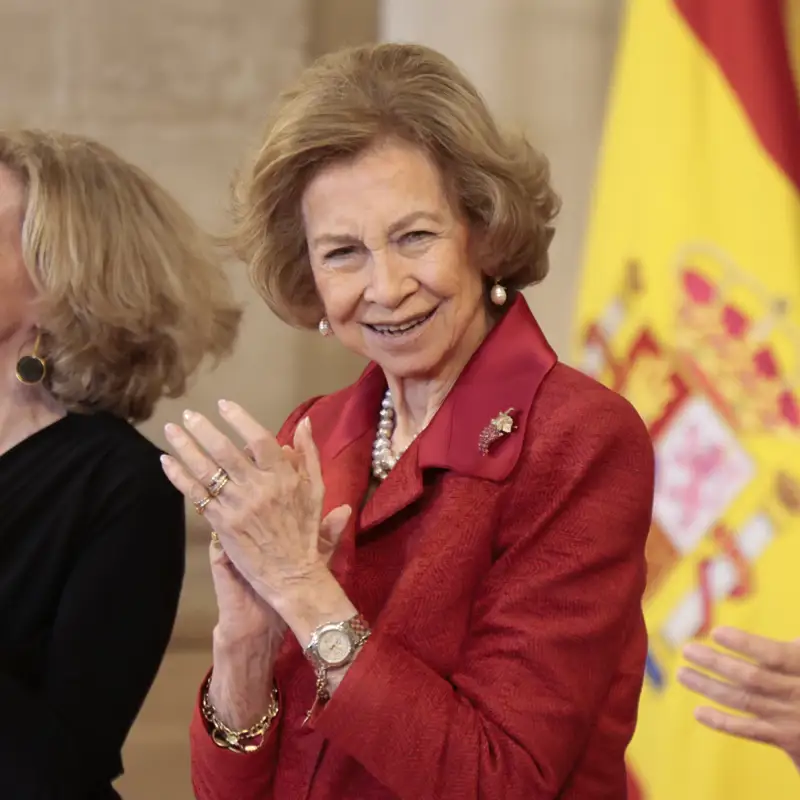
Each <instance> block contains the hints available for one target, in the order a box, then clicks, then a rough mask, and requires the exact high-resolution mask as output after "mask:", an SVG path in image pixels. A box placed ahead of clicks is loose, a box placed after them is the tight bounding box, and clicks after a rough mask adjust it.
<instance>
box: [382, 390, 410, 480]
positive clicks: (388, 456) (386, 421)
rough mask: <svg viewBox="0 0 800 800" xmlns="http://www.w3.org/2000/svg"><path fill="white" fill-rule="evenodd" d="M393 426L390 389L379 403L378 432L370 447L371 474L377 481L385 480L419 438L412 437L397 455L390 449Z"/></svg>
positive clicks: (392, 405) (392, 404)
mask: <svg viewBox="0 0 800 800" xmlns="http://www.w3.org/2000/svg"><path fill="white" fill-rule="evenodd" d="M394 426H395V419H394V403H393V402H392V392H391V389H387V390H386V394H385V395H384V396H383V400H382V401H381V413H380V422H378V432H377V433H376V434H375V444H374V445H373V447H372V474H373V475H374V476H375V477H376V478H377V479H378V480H379V481H385V480H386V478H387V477H388V476H389V473H390V472H391V471H392V470H393V469H394V466H395V464H397V462H398V461H399V460H400V458H401V456H402V455H403V453H405V452H406V450H408V448H409V447H411V445H412V444H413V442H414V440H415V439H416V438H417V436H419V434H417V436H414V438H413V439H412V440H411V441H410V442H409V443H408V444H407V445H406V446H405V447H404V448H403V449H402V450H401V451H400V452H399V453H395V451H394V450H393V449H392V434H393V433H394ZM421 432H422V431H420V433H421Z"/></svg>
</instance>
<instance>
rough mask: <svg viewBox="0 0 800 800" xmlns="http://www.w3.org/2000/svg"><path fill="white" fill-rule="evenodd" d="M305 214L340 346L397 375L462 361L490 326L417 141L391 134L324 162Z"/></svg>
mask: <svg viewBox="0 0 800 800" xmlns="http://www.w3.org/2000/svg"><path fill="white" fill-rule="evenodd" d="M303 220H304V225H305V232H306V239H307V242H308V251H309V257H310V261H311V267H312V270H313V273H314V280H315V283H316V286H317V290H318V292H319V295H320V297H321V298H322V302H323V304H324V306H325V313H326V315H327V317H328V320H329V322H330V325H331V328H332V330H333V332H334V333H335V334H336V336H337V337H338V338H339V339H340V340H341V342H342V343H343V344H344V345H345V346H346V347H348V348H349V349H350V350H353V351H354V352H356V353H359V354H361V355H363V356H366V357H367V358H368V359H370V360H372V361H375V362H377V363H378V364H379V365H380V366H381V367H382V368H383V370H384V371H385V372H386V373H387V374H389V375H391V376H394V377H396V378H398V379H403V378H417V379H428V380H430V379H436V378H437V377H439V376H440V374H442V373H446V371H447V365H448V364H449V363H451V362H452V361H457V362H460V363H459V365H458V369H460V368H461V367H462V366H463V364H464V363H465V361H466V360H468V358H469V355H471V353H472V352H473V351H474V349H475V347H476V346H477V344H478V343H479V342H480V340H481V339H482V338H483V336H484V335H485V333H486V330H487V329H488V314H487V309H486V300H485V297H486V295H485V289H484V276H483V274H482V272H481V270H480V268H479V267H478V266H477V265H476V264H475V263H474V261H473V255H472V254H473V252H474V247H473V245H474V242H472V241H471V238H470V229H469V227H468V225H467V223H466V221H465V220H463V219H462V218H461V216H460V214H459V212H458V210H457V209H455V208H453V206H452V204H451V202H450V200H449V198H448V196H447V192H446V190H445V186H444V182H443V179H442V175H441V173H440V171H439V169H438V168H437V166H436V165H435V164H434V163H433V161H432V160H431V159H430V158H429V157H428V156H427V155H426V154H425V153H424V152H423V151H422V150H420V149H419V148H416V147H414V146H412V145H408V144H405V143H402V142H397V141H388V142H385V143H383V144H380V145H378V146H376V147H374V148H371V149H370V150H367V151H366V152H364V153H362V154H361V155H359V156H358V157H356V158H355V159H353V160H351V161H344V162H337V163H334V164H332V165H329V166H327V167H325V168H323V169H322V170H321V171H320V172H319V173H318V174H317V175H316V176H315V177H314V178H313V180H312V181H311V182H310V183H309V185H308V187H307V189H306V191H305V193H304V195H303ZM464 348H467V349H468V350H469V353H468V354H466V358H463V357H459V354H461V355H462V356H463V355H464V353H462V352H461V351H462V350H463V349H464Z"/></svg>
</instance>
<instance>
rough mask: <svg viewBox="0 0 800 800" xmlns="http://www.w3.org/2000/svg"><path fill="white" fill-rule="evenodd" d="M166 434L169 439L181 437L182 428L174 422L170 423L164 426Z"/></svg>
mask: <svg viewBox="0 0 800 800" xmlns="http://www.w3.org/2000/svg"><path fill="white" fill-rule="evenodd" d="M164 433H166V434H167V436H168V437H170V438H172V439H175V438H177V437H178V436H180V435H181V428H180V426H179V425H176V424H175V423H174V422H168V423H167V424H166V425H165V426H164Z"/></svg>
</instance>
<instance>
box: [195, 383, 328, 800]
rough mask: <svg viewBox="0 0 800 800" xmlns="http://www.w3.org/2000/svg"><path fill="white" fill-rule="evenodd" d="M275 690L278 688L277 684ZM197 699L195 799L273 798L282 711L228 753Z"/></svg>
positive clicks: (293, 419)
mask: <svg viewBox="0 0 800 800" xmlns="http://www.w3.org/2000/svg"><path fill="white" fill-rule="evenodd" d="M317 399H318V398H313V399H311V400H308V401H306V402H305V403H303V404H302V405H300V406H298V408H296V409H295V410H294V411H293V412H292V413H291V414H290V415H289V417H288V419H287V420H286V422H284V424H283V426H282V427H281V430H280V431H279V433H278V436H277V439H278V441H279V442H280V443H281V444H282V445H283V444H291V442H292V437H293V436H294V431H295V428H296V427H297V425H298V424H299V423H300V420H302V419H303V417H304V416H305V415H306V414H307V413H308V411H309V409H310V408H311V406H312V405H313V404H314V403H315V402H316V401H317ZM206 677H207V676H206ZM204 683H205V681H204ZM278 690H279V692H280V687H278ZM200 700H201V698H200V695H199V694H198V699H197V703H196V704H195V710H194V715H193V717H192V722H191V725H190V728H189V743H190V748H191V775H192V786H193V788H194V794H195V797H196V798H197V800H273V791H272V784H273V781H274V777H275V762H276V756H277V752H278V742H279V739H280V726H281V717H282V715H281V714H279V715H278V717H277V718H276V719H275V720H274V722H273V724H272V730H271V731H270V735H269V737H268V739H267V741H266V743H265V744H264V746H263V747H262V748H261V749H260V750H258V751H256V752H255V753H247V754H243V753H232V752H230V751H228V750H223V749H222V748H220V747H217V745H215V744H214V742H213V741H212V739H211V736H209V733H208V730H207V728H206V724H205V721H204V719H203V714H202V712H201V711H200Z"/></svg>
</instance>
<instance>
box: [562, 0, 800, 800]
mask: <svg viewBox="0 0 800 800" xmlns="http://www.w3.org/2000/svg"><path fill="white" fill-rule="evenodd" d="M799 20H800V0H629V2H628V5H627V10H626V14H625V18H624V22H623V27H622V31H621V37H622V38H621V44H620V50H619V54H618V61H617V66H616V72H615V77H614V82H613V84H612V93H611V99H610V107H609V111H608V117H607V123H606V132H605V138H604V143H603V148H602V152H601V159H600V170H599V175H598V179H597V184H596V189H595V197H594V203H593V213H592V219H591V222H590V228H589V235H588V243H587V251H586V262H585V265H584V272H583V277H582V283H581V290H580V298H579V303H578V312H577V326H576V341H575V348H576V351H575V352H576V361H577V363H578V365H579V366H580V367H581V368H582V369H584V370H585V371H586V372H588V373H589V374H591V375H593V376H595V377H597V378H598V379H599V380H601V381H603V382H604V383H606V384H607V385H609V386H611V387H613V388H614V389H616V390H617V391H619V392H620V393H621V394H623V395H625V396H626V397H628V398H629V399H630V400H631V402H632V403H633V404H634V405H635V406H636V408H637V409H638V411H639V413H640V414H641V415H642V417H643V418H644V419H645V421H646V422H647V424H648V425H649V428H650V431H651V434H652V437H653V441H654V446H655V449H656V454H657V480H656V483H657V487H656V498H655V506H654V515H653V526H652V530H651V534H650V540H649V544H648V561H649V575H648V588H647V593H646V597H645V616H646V619H647V624H648V631H649V636H650V645H649V648H650V650H649V656H648V660H647V669H646V675H645V683H644V689H643V693H642V700H641V704H640V715H639V723H638V728H637V732H636V734H635V736H634V739H633V742H632V743H631V747H630V749H629V751H628V761H629V768H630V775H631V790H630V797H631V798H641V800H739V799H741V800H779V799H780V798H790V797H792V798H794V797H798V796H800V778H799V777H798V775H797V773H796V771H795V768H794V767H793V766H792V765H791V763H790V762H789V759H788V758H787V757H786V756H784V755H783V754H781V753H780V752H778V751H777V750H774V749H769V748H768V747H766V746H763V745H759V744H754V743H750V742H745V741H741V740H736V739H733V738H730V737H726V736H724V735H723V734H721V733H716V732H713V731H710V730H708V729H706V728H704V727H702V726H701V725H700V724H699V723H697V722H696V721H695V720H694V717H693V709H694V708H695V706H696V705H698V703H699V699H698V698H697V697H696V696H694V695H691V694H690V693H689V692H688V691H687V690H685V689H683V688H682V687H681V686H679V685H678V684H677V682H676V678H675V675H676V671H677V669H678V667H679V666H680V665H681V663H682V660H681V649H682V647H683V646H684V645H685V644H686V643H688V642H689V641H691V640H693V639H695V638H702V637H704V636H705V635H706V634H707V632H708V631H709V630H710V628H711V627H712V626H716V625H734V626H738V627H741V628H744V629H746V630H749V631H752V632H754V633H759V634H762V635H765V636H773V637H776V638H780V639H794V638H797V637H798V636H800V110H799V108H798V105H799V104H798V83H797V71H798V67H797V65H798V60H797V54H798V50H800V41H798V39H800V27H799V24H800V23H799V22H798V21H799Z"/></svg>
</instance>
